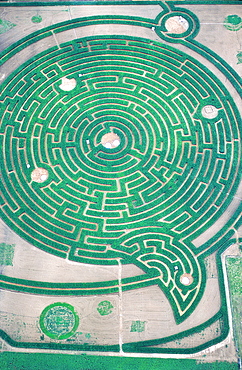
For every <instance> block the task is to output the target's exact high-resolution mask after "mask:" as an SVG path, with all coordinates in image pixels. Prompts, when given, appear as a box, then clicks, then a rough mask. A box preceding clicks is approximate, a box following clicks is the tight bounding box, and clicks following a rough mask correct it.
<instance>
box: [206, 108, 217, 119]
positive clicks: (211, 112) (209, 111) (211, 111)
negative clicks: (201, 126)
mask: <svg viewBox="0 0 242 370" xmlns="http://www.w3.org/2000/svg"><path fill="white" fill-rule="evenodd" d="M217 115H218V109H217V108H216V107H214V106H213V105H205V107H203V108H202V116H203V117H204V118H208V119H213V118H216V117H217Z"/></svg>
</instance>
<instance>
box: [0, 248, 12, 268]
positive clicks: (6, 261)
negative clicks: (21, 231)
mask: <svg viewBox="0 0 242 370" xmlns="http://www.w3.org/2000/svg"><path fill="white" fill-rule="evenodd" d="M14 248H15V245H14V244H6V243H0V266H1V265H2V266H12V265H13V257H14Z"/></svg>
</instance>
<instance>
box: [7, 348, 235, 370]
mask: <svg viewBox="0 0 242 370" xmlns="http://www.w3.org/2000/svg"><path fill="white" fill-rule="evenodd" d="M47 368H48V370H52V369H53V370H56V369H58V370H106V369H110V370H121V369H125V370H147V369H149V370H158V369H159V370H174V369H176V368H179V370H183V369H184V370H185V369H186V370H194V369H195V368H196V369H198V370H235V369H236V370H237V368H238V365H237V363H228V362H214V363H197V362H196V360H177V359H157V358H150V359H148V358H127V357H112V356H87V355H63V354H58V355H54V354H43V353H42V354H40V353H7V352H6V353H2V354H1V369H2V370H13V369H18V370H19V369H21V370H43V369H47Z"/></svg>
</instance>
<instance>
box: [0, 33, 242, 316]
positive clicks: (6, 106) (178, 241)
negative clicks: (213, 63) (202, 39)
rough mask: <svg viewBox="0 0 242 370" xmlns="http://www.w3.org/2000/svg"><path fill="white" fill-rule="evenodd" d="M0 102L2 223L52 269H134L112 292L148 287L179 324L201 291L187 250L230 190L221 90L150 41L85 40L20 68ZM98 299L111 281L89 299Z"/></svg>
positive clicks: (192, 253) (232, 123) (229, 123)
mask: <svg viewBox="0 0 242 370" xmlns="http://www.w3.org/2000/svg"><path fill="white" fill-rule="evenodd" d="M161 31H162V27H161V29H160V30H159V31H157V32H158V33H159V32H161ZM188 31H189V30H188ZM187 34H189V32H187ZM0 103H1V131H0V139H1V148H2V149H1V155H2V157H3V164H2V197H1V213H2V217H3V219H4V221H5V222H6V224H7V225H9V226H10V227H11V228H12V229H13V230H14V231H15V232H17V233H18V234H19V235H20V236H21V237H23V238H24V239H26V240H27V241H28V242H30V243H31V244H33V245H34V246H35V247H37V248H40V249H42V250H44V251H46V252H48V253H52V254H54V255H56V256H59V257H63V258H68V259H70V260H73V261H77V262H84V263H89V264H101V265H110V264H127V263H129V264H130V263H133V264H135V265H137V266H138V267H140V268H141V269H142V270H143V271H144V274H143V275H140V276H138V277H133V278H126V279H123V281H122V283H123V286H122V289H123V290H129V289H133V288H134V287H139V286H146V285H151V284H158V285H159V286H160V288H161V289H162V290H163V291H164V292H165V294H166V296H167V298H168V300H169V301H170V303H171V305H172V308H173V312H174V316H175V318H176V322H177V323H180V322H182V321H183V320H185V319H186V318H187V317H188V316H189V315H190V314H191V313H192V312H193V311H194V309H195V308H196V306H197V304H198V302H199V301H200V299H201V297H202V294H203V291H204V286H205V282H206V272H205V267H204V262H203V257H202V256H201V255H200V253H201V250H200V249H199V250H198V248H196V247H195V246H194V245H193V243H192V241H193V240H194V239H195V238H196V237H197V236H199V235H200V234H201V233H203V232H204V231H205V230H207V229H208V228H209V227H211V226H212V225H213V223H214V222H215V221H216V220H217V219H218V218H219V217H220V216H221V214H222V213H223V212H224V211H225V209H226V208H227V207H228V205H229V204H230V203H231V201H232V199H233V197H234V194H235V193H236V190H237V187H238V183H239V180H240V171H241V163H240V140H241V137H240V128H239V113H238V110H237V108H236V106H235V104H234V101H233V99H232V98H231V96H230V93H229V92H228V91H227V89H226V88H225V87H224V86H223V84H222V83H221V82H220V80H219V79H218V78H217V77H216V76H215V75H214V74H213V73H212V72H211V71H210V70H209V69H208V68H207V67H205V66H204V65H202V64H201V63H200V62H198V60H196V59H194V58H192V57H191V56H190V55H188V54H186V53H184V52H182V51H180V50H178V49H176V48H175V47H173V46H170V45H166V44H164V43H162V42H155V41H151V40H147V39H143V38H138V37H137V38H135V37H128V36H93V37H85V38H81V39H77V40H74V41H71V42H67V43H64V44H61V45H60V46H58V45H57V46H55V47H52V48H50V49H48V50H46V51H44V52H42V53H40V54H37V55H36V56H34V57H33V58H31V59H30V60H28V62H26V63H24V64H23V65H21V67H20V68H18V69H16V71H15V72H14V73H13V74H11V75H10V76H9V77H8V78H7V79H6V81H5V82H4V83H3V85H2V93H1V97H0ZM110 135H111V136H110ZM87 288H88V287H87ZM107 288H108V289H111V290H112V291H116V292H118V291H119V287H118V282H110V283H107V282H103V283H99V284H98V287H97V289H95V287H94V289H93V290H92V293H98V294H99V293H102V292H103V291H104V290H105V291H106V290H107ZM82 294H90V292H89V291H88V289H85V288H83V289H82Z"/></svg>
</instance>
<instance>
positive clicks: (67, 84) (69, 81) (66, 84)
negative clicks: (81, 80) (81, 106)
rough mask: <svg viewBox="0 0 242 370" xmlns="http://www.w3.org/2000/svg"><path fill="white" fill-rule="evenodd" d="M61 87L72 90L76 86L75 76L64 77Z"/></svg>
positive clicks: (64, 89)
mask: <svg viewBox="0 0 242 370" xmlns="http://www.w3.org/2000/svg"><path fill="white" fill-rule="evenodd" d="M59 87H60V89H61V90H63V91H71V90H73V89H75V87H76V80H75V78H67V77H62V79H61V84H60V86H59Z"/></svg>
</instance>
